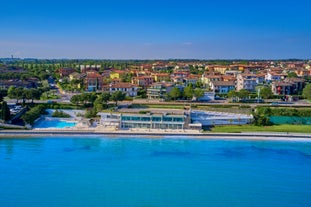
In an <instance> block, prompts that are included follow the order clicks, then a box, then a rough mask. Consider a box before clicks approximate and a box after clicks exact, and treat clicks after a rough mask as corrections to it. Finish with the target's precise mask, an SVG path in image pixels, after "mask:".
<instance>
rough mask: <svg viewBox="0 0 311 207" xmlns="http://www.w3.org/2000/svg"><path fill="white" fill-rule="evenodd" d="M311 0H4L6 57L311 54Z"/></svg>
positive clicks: (0, 50)
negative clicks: (255, 0)
mask: <svg viewBox="0 0 311 207" xmlns="http://www.w3.org/2000/svg"><path fill="white" fill-rule="evenodd" d="M310 6H311V1H308V0H296V1H279V0H269V1H268V0H261V1H257V2H254V1H245V0H235V1H224V0H218V1H209V0H205V1H203V0H201V1H199V0H191V1H177V0H166V1H165V0H148V1H147V0H145V1H142V0H140V1H135V0H132V1H129V0H128V1H127V0H119V1H118V0H114V1H111V0H110V1H106V0H102V1H99V0H98V1H96V0H88V1H80V0H75V1H70V0H69V1H65V0H63V1H61V0H54V1H50V0H46V1H42V0H41V1H38V0H27V1H26V0H24V1H23V0H15V1H11V0H10V1H9V0H6V1H3V2H2V3H1V8H0V57H9V56H10V55H11V54H13V55H14V56H15V57H21V58H25V57H35V58H100V59H169V58H187V59H189V58H196V59H236V58H239V59H282V58H304V59H310V58H311V12H310Z"/></svg>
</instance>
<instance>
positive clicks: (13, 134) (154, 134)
mask: <svg viewBox="0 0 311 207" xmlns="http://www.w3.org/2000/svg"><path fill="white" fill-rule="evenodd" d="M94 136H95V137H101V136H103V137H107V136H109V137H114V136H126V138H131V137H133V136H135V138H139V137H142V136H143V137H144V138H170V137H171V138H175V137H180V138H191V139H231V140H262V141H264V140H267V141H268V140H282V141H308V142H311V134H303V133H285V132H277V133H272V132H260V133H258V132H243V133H201V132H198V131H196V132H195V131H184V132H176V131H175V132H174V131H159V130H157V131H146V130H136V131H130V130H124V131H121V130H120V131H97V130H0V139H4V138H10V139H14V138H40V137H44V138H61V137H75V138H83V137H94Z"/></svg>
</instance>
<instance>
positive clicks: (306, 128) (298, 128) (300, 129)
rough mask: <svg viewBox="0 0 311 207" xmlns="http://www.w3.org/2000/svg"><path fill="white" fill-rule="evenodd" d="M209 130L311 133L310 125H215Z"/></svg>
mask: <svg viewBox="0 0 311 207" xmlns="http://www.w3.org/2000/svg"><path fill="white" fill-rule="evenodd" d="M210 132H228V133H239V132H297V133H311V126H310V125H289V124H282V125H273V126H253V125H233V126H216V127H213V128H211V131H210Z"/></svg>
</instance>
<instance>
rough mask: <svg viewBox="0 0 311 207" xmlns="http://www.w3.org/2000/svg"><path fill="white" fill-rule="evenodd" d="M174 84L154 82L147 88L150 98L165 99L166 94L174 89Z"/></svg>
mask: <svg viewBox="0 0 311 207" xmlns="http://www.w3.org/2000/svg"><path fill="white" fill-rule="evenodd" d="M172 87H173V84H171V83H166V82H162V83H153V84H152V85H151V86H150V87H149V88H147V96H148V99H163V98H165V97H164V96H165V94H166V93H169V92H170V90H171V89H172Z"/></svg>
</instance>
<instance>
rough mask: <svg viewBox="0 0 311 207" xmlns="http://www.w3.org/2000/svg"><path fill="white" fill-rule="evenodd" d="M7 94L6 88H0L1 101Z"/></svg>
mask: <svg viewBox="0 0 311 207" xmlns="http://www.w3.org/2000/svg"><path fill="white" fill-rule="evenodd" d="M7 95H8V91H7V90H6V89H0V102H1V101H3V98H4V97H6V96H7Z"/></svg>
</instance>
